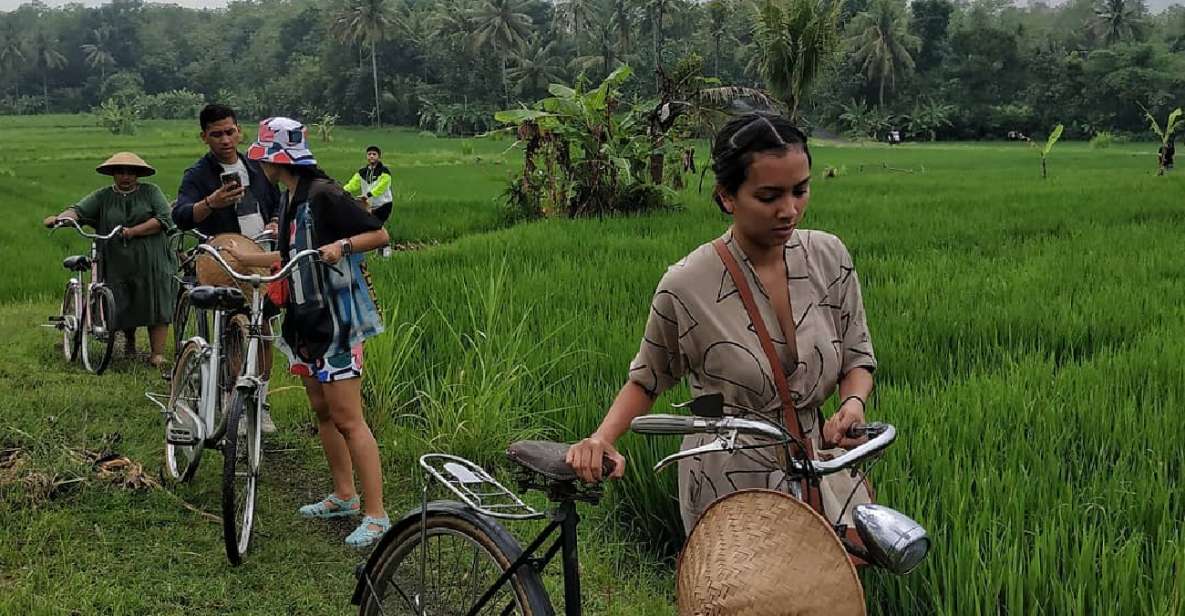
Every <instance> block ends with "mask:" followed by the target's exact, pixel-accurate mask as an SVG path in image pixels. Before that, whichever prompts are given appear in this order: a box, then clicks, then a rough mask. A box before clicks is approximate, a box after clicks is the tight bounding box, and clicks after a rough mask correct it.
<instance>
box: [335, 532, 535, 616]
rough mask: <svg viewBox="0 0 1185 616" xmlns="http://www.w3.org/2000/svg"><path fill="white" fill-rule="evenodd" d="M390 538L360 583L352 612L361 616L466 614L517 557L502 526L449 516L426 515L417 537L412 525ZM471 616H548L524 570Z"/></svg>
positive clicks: (527, 570) (532, 576)
mask: <svg viewBox="0 0 1185 616" xmlns="http://www.w3.org/2000/svg"><path fill="white" fill-rule="evenodd" d="M474 517H476V516H474ZM394 532H399V533H400V534H399V536H397V537H395V538H394V539H393V540H392V541H390V542H388V543H385V545H386V546H387V547H386V548H385V550H384V553H383V554H382V555H381V556H380V557H379V560H378V561H377V562H376V564H375V566H374V568H373V571H374V574H373V575H371V576H370V580H369V582H367V581H366V580H364V581H363V584H365V585H366V588H365V590H364V591H363V595H362V600H361V601H360V603H359V612H358V613H359V614H361V615H363V616H380V615H381V616H392V615H393V614H415V615H417V616H418V615H419V614H467V613H469V611H470V610H471V609H472V608H473V606H475V605H476V604H477V601H478V599H480V598H481V596H482V595H483V594H485V592H486V590H487V589H489V588H490V587H491V586H493V584H494V582H495V581H496V580H497V579H498V577H499V576H500V575H502V572H503V571H505V570H506V569H507V568H509V567H510V565H511V563H513V562H514V560H515V559H517V558H518V557H519V555H520V554H521V553H522V550H521V548H520V547H519V545H518V542H516V541H515V540H514V537H512V536H511V535H510V534H509V533H508V532H506V530H505V529H503V528H502V527H501V526H498V525H497V524H495V523H493V522H485V523H481V522H480V521H478V520H469V519H466V518H465V517H464V516H462V515H458V514H456V513H451V512H443V511H430V512H429V513H428V517H427V522H426V525H425V528H424V532H423V533H422V534H421V527H420V525H419V524H411V525H407V526H406V527H404V528H402V530H397V531H394ZM422 535H423V537H424V540H421V536H422ZM422 557H424V558H426V561H425V562H424V570H423V576H422V577H421V569H420V565H421V558H422ZM421 579H422V580H423V583H422V584H421ZM478 613H479V614H500V615H506V614H518V615H521V616H550V615H551V614H552V609H551V603H550V601H548V599H547V593H546V591H545V590H544V587H543V583H542V582H541V581H540V579H539V575H538V573H536V571H535V570H534V569H533V568H532V567H529V566H528V567H523V568H520V569H519V570H518V571H516V572H515V574H514V576H513V577H511V578H510V580H509V581H508V582H507V583H506V584H503V585H502V587H501V588H500V589H499V590H498V592H497V593H496V594H495V595H494V596H493V597H492V598H491V599H490V600H489V601H488V602H487V603H486V604H485V605H484V606H483V608H482V609H481V611H480V612H478Z"/></svg>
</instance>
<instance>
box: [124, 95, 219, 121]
mask: <svg viewBox="0 0 1185 616" xmlns="http://www.w3.org/2000/svg"><path fill="white" fill-rule="evenodd" d="M139 100H140V108H141V109H142V110H143V114H144V117H145V118H149V119H153V120H193V119H195V118H197V116H198V113H199V112H200V111H201V110H202V107H203V106H204V105H205V104H206V99H205V97H203V96H202V95H201V94H198V93H197V92H191V91H189V90H184V89H183V90H169V91H168V92H159V93H157V94H145V95H144V96H141V97H140V99H139Z"/></svg>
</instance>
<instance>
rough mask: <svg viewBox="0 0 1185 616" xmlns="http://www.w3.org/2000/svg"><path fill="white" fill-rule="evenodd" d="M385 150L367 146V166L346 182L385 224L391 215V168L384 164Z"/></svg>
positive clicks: (351, 191)
mask: <svg viewBox="0 0 1185 616" xmlns="http://www.w3.org/2000/svg"><path fill="white" fill-rule="evenodd" d="M382 156H383V151H382V150H380V149H379V146H377V145H372V146H370V147H368V148H366V166H365V167H363V168H361V169H359V170H358V171H357V173H355V174H354V177H352V178H350V181H349V182H347V183H346V185H345V189H346V190H347V191H349V193H350V194H351V195H355V194H359V193H361V195H360V198H361V199H362V201H364V202H365V203H366V206H367V207H369V208H370V213H371V214H374V217H375V218H378V219H379V221H381V222H383V223H384V224H385V223H386V222H387V218H390V216H391V202H392V201H393V198H392V196H391V170H390V169H388V168H387V166H386V165H384V164H383V161H382Z"/></svg>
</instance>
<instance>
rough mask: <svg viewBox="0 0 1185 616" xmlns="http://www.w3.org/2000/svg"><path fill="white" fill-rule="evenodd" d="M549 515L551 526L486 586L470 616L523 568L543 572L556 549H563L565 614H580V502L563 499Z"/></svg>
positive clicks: (576, 615) (477, 611)
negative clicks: (542, 549)
mask: <svg viewBox="0 0 1185 616" xmlns="http://www.w3.org/2000/svg"><path fill="white" fill-rule="evenodd" d="M549 517H550V518H551V522H550V523H549V524H548V525H547V528H544V529H543V531H542V532H540V533H539V535H538V536H537V537H535V539H534V540H533V541H531V543H530V545H528V546H527V549H525V550H523V553H522V554H521V555H520V556H519V557H518V558H516V559H515V560H514V562H513V563H511V564H510V566H509V567H507V568H506V571H503V572H502V575H500V576H498V579H497V580H495V581H494V583H493V584H492V585H491V586H490V587H489V589H487V590H486V592H485V594H483V595H482V596H481V598H479V599H478V600H477V603H475V604H474V605H473V607H472V608H470V609H469V616H476V615H477V614H479V613H480V612H481V610H482V608H484V607H485V605H486V603H489V601H490V599H492V598H493V597H494V595H496V594H497V593H498V591H499V590H501V588H502V586H504V585H505V584H506V583H507V582H509V581H510V578H511V577H513V576H514V574H515V573H516V572H517V571H518V570H519V569H521V568H523V567H528V566H530V567H534V568H535V570H536V571H539V572H540V573H542V572H543V570H544V569H545V568H547V565H548V563H550V562H551V561H552V559H553V558H555V555H556V553H557V552H561V551H562V553H563V556H562V560H563V573H564V614H565V616H580V614H581V606H580V557H579V555H578V554H577V551H576V525H577V524H579V523H580V516H579V514H577V513H576V503H575V502H573V501H571V500H566V501H563V502H562V503H560V505H559V506H558V507H556V508H555V509H554V510H552V512H551V514H550V516H549ZM557 531H558V532H559V534H560V536H559V537H555V538H554V540H553V541H552V543H551V545H550V546H548V548H547V552H546V553H544V554H543V557H542V558H536V557H535V553H536V552H537V551H538V550H539V549H540V548H541V547H543V544H544V543H546V542H547V540H548V539H552V536H553V535H554V534H555V533H556V532H557Z"/></svg>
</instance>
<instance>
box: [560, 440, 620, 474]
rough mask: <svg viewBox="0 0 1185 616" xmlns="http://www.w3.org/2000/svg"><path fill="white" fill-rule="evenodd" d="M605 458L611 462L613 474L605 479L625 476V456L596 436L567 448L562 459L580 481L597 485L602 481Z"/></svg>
mask: <svg viewBox="0 0 1185 616" xmlns="http://www.w3.org/2000/svg"><path fill="white" fill-rule="evenodd" d="M605 458H609V460H611V461H612V462H613V472H612V473H611V474H610V475H609V477H607V478H608V479H621V477H622V476H623V475H625V456H622V455H621V454H620V453H618V451H617V449H616V448H614V447H613V444H612V443H609V442H606V441H604V440H602V439H601V437H599V436H597V435H596V434H594V435H592V436H590V437H588V438H586V439H584V440H582V441H580V442H579V443H576V444H575V445H572V446H571V447H569V448H568V454H567V456H566V457H565V458H564V459H565V461H566V462H567V463H568V466H571V467H572V470H573V471H576V476H577V477H580V479H581V480H582V481H584V482H585V483H597V482H599V481H601V479H602V477H601V475H602V474H603V465H604V459H605Z"/></svg>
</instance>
